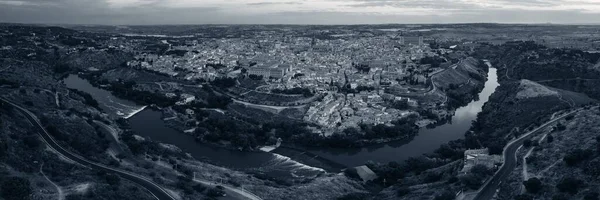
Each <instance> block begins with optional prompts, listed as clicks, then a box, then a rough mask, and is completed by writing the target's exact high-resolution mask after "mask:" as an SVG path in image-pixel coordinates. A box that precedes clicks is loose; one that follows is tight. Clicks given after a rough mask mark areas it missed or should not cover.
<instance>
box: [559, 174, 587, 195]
mask: <svg viewBox="0 0 600 200" xmlns="http://www.w3.org/2000/svg"><path fill="white" fill-rule="evenodd" d="M583 185H584V182H583V181H582V180H579V179H576V178H571V177H564V178H563V179H562V180H560V182H559V183H558V184H557V185H556V188H558V190H559V191H561V192H566V193H569V194H577V192H579V188H580V187H582V186H583Z"/></svg>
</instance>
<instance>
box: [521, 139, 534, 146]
mask: <svg viewBox="0 0 600 200" xmlns="http://www.w3.org/2000/svg"><path fill="white" fill-rule="evenodd" d="M532 143H533V142H532V141H531V140H530V139H526V140H525V141H523V146H524V147H525V148H528V147H530V146H531V145H532Z"/></svg>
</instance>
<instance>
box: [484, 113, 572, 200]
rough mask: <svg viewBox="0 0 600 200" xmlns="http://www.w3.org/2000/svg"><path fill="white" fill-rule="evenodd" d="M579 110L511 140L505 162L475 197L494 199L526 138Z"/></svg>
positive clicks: (506, 150)
mask: <svg viewBox="0 0 600 200" xmlns="http://www.w3.org/2000/svg"><path fill="white" fill-rule="evenodd" d="M578 111H580V109H577V110H573V111H571V112H568V113H566V114H563V115H561V116H558V117H556V118H554V119H552V120H550V121H548V122H546V123H545V124H542V125H541V126H539V127H538V128H536V129H533V130H532V131H529V132H528V133H526V134H523V135H522V136H521V137H519V138H517V139H515V140H513V141H511V142H509V143H508V144H507V145H506V146H505V147H504V150H503V152H502V154H503V157H504V163H503V164H502V166H500V169H499V170H498V171H496V173H495V174H494V176H493V177H492V178H491V179H489V180H488V181H487V182H486V183H485V184H484V185H483V186H482V187H481V189H480V190H479V192H478V193H477V195H476V196H475V198H474V199H475V200H488V199H492V197H493V196H494V195H495V194H496V190H497V189H498V188H499V187H500V184H501V183H502V181H504V180H505V179H506V178H508V176H509V175H510V173H511V172H512V170H513V169H514V168H515V167H516V166H517V150H518V149H519V147H520V146H522V145H523V142H524V141H525V140H527V139H529V138H531V136H532V134H533V133H535V132H538V131H539V130H542V129H543V128H546V127H548V126H550V125H552V124H553V123H555V122H557V121H558V120H561V119H563V118H565V117H567V116H569V115H572V114H574V113H576V112H578Z"/></svg>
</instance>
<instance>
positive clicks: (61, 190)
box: [40, 163, 65, 200]
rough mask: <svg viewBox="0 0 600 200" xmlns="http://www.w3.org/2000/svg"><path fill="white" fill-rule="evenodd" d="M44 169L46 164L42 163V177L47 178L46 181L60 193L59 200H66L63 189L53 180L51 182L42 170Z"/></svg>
mask: <svg viewBox="0 0 600 200" xmlns="http://www.w3.org/2000/svg"><path fill="white" fill-rule="evenodd" d="M43 167H44V164H43V163H42V165H40V174H42V176H44V178H46V180H47V181H48V182H50V183H51V184H52V185H54V187H55V188H56V192H57V193H58V194H57V195H58V198H57V199H58V200H64V199H65V193H64V192H63V189H62V188H61V187H60V186H58V185H57V184H56V183H54V182H52V180H50V178H48V176H46V174H44V171H43V170H42V168H43Z"/></svg>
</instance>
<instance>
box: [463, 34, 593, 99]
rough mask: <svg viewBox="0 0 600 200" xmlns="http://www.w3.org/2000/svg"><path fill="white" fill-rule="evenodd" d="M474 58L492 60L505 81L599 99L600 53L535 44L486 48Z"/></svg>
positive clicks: (479, 50)
mask: <svg viewBox="0 0 600 200" xmlns="http://www.w3.org/2000/svg"><path fill="white" fill-rule="evenodd" d="M474 56H476V57H480V58H488V59H490V61H491V62H492V64H493V65H494V66H495V67H496V68H498V70H499V71H498V74H499V78H500V80H501V81H518V80H521V79H528V80H531V81H535V82H539V83H542V84H544V85H549V86H552V87H556V88H558V89H564V90H570V91H574V92H579V93H584V94H587V95H588V96H589V97H592V98H595V99H599V98H600V89H598V87H596V86H597V84H598V83H599V82H600V78H599V77H600V70H598V68H596V67H595V66H596V65H597V63H598V60H599V59H600V53H588V52H584V51H581V50H576V49H557V48H548V47H545V46H542V45H539V44H536V43H533V42H530V41H528V42H508V43H505V44H503V45H499V46H493V45H482V46H481V47H479V48H478V49H477V50H476V51H475V53H474Z"/></svg>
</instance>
